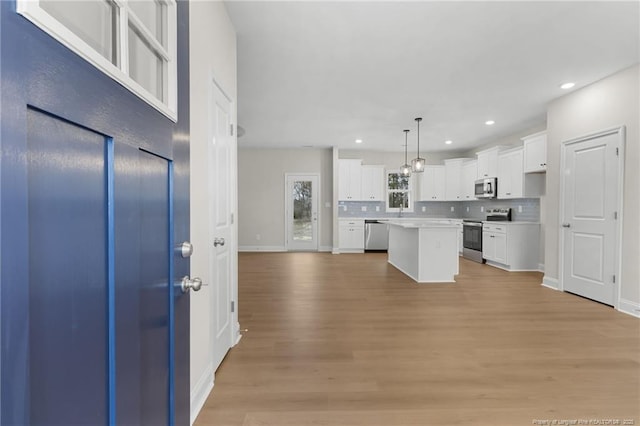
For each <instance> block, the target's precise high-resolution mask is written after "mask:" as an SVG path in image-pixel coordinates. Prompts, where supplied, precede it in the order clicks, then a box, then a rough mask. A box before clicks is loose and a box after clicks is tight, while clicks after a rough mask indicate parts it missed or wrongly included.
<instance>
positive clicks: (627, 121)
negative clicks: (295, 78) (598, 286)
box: [545, 65, 640, 315]
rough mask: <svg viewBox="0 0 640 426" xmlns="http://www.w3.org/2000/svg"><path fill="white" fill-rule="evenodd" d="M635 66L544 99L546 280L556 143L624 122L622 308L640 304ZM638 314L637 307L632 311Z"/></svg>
mask: <svg viewBox="0 0 640 426" xmlns="http://www.w3.org/2000/svg"><path fill="white" fill-rule="evenodd" d="M639 76H640V66H638V65H636V66H634V67H632V68H629V69H626V70H623V71H621V72H619V73H616V74H614V75H612V76H610V77H607V78H605V79H603V80H601V81H598V82H596V83H593V84H591V85H590V86H587V87H585V88H583V89H581V90H578V91H576V92H574V93H571V94H568V95H566V96H563V97H561V98H559V99H556V100H555V101H553V102H551V103H550V104H549V108H548V111H547V129H548V146H547V164H548V170H547V197H546V204H547V205H546V223H547V233H546V244H545V246H546V249H545V282H547V283H548V284H549V285H553V284H554V282H555V280H558V278H559V277H558V274H559V266H558V263H559V254H558V247H559V246H558V244H559V242H558V241H559V216H558V215H559V213H558V212H559V206H560V204H559V202H560V200H559V191H560V148H561V145H562V142H563V141H566V140H569V139H573V138H576V137H580V136H585V135H588V134H591V133H595V132H598V131H600V130H605V129H608V128H613V127H617V126H620V125H624V126H626V153H625V159H624V168H625V172H624V209H623V237H622V277H621V294H620V296H621V299H622V302H623V305H624V306H622V305H621V308H622V309H625V306H626V309H625V310H627V311H629V310H632V309H633V307H634V306H635V308H636V309H637V308H640V284H639V283H640V273H639V265H640V249H639V246H640V243H639V241H640V224H639V222H640V201H639V200H640V189H639V188H640V141H639V138H640V134H639V132H640V129H639V120H640V118H639V117H640V105H639V98H640V84H639V80H640V77H639ZM635 315H640V312H635Z"/></svg>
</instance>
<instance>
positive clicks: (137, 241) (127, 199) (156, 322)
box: [114, 143, 172, 425]
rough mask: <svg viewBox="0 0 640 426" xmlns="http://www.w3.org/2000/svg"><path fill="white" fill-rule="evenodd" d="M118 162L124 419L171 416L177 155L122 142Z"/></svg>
mask: <svg viewBox="0 0 640 426" xmlns="http://www.w3.org/2000/svg"><path fill="white" fill-rule="evenodd" d="M114 165H115V175H114V193H115V194H117V197H116V203H115V204H116V208H115V215H114V216H115V253H116V259H115V277H116V280H115V282H116V292H115V294H116V298H115V303H116V308H117V309H116V310H117V312H118V313H119V318H120V320H119V321H117V325H116V361H117V360H126V362H122V363H120V362H117V363H116V386H117V389H118V392H117V397H116V407H117V413H116V419H117V421H116V423H117V424H136V425H160V424H168V423H169V418H170V417H169V416H170V407H169V393H170V388H169V384H170V372H171V369H170V368H168V366H169V365H170V362H171V359H170V350H169V348H170V346H169V335H170V332H171V328H170V324H169V322H168V318H169V309H170V305H169V303H170V301H171V299H170V298H171V292H172V285H171V283H172V280H170V279H169V277H170V260H171V256H172V253H171V250H170V229H171V227H170V222H169V210H170V205H171V204H170V203H171V193H170V191H169V181H170V168H169V161H168V160H166V159H164V158H161V157H158V156H156V155H154V154H151V153H149V152H146V151H143V150H140V149H137V148H134V147H131V146H128V145H125V144H118V143H116V144H115V148H114ZM125 319H126V320H125Z"/></svg>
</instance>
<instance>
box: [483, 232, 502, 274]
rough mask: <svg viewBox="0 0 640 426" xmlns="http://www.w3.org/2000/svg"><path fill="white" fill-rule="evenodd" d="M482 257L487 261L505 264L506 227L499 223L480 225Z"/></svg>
mask: <svg viewBox="0 0 640 426" xmlns="http://www.w3.org/2000/svg"><path fill="white" fill-rule="evenodd" d="M482 257H483V258H484V259H486V260H488V261H494V262H498V263H502V264H504V265H506V264H507V228H506V226H501V225H484V226H483V227H482Z"/></svg>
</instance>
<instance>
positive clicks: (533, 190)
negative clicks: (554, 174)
mask: <svg viewBox="0 0 640 426" xmlns="http://www.w3.org/2000/svg"><path fill="white" fill-rule="evenodd" d="M544 191H545V174H544V173H532V174H525V173H524V148H515V149H510V150H508V151H503V152H501V153H500V155H499V156H498V198H503V199H504V198H529V197H539V196H541V195H543V194H544Z"/></svg>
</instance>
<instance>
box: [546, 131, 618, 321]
mask: <svg viewBox="0 0 640 426" xmlns="http://www.w3.org/2000/svg"><path fill="white" fill-rule="evenodd" d="M616 134H617V135H618V140H617V142H616V143H617V144H618V146H617V148H618V188H617V193H616V199H617V202H616V210H617V212H618V218H617V220H616V226H615V229H616V232H615V248H616V252H615V254H614V258H615V271H616V282H615V285H614V286H613V288H614V295H613V303H614V304H613V307H614V308H615V309H617V310H619V307H620V283H621V282H622V256H621V253H622V223H623V220H624V217H623V214H622V212H623V201H624V197H623V194H624V155H625V140H626V128H625V126H624V125H621V126H616V127H612V128H608V129H605V130H601V131H599V132H595V133H590V134H587V135H584V136H579V137H577V138H573V139H569V140H566V141H563V142H562V146H561V149H560V171H559V172H560V198H559V204H560V206H559V207H560V208H559V209H558V232H559V234H560V235H559V238H558V241H559V247H558V248H559V251H558V281H559V285H558V290H560V291H564V246H565V241H564V240H565V233H564V232H562V231H561V230H560V228H559V227H560V226H561V224H562V221H563V219H564V215H565V207H564V202H563V201H562V200H564V199H565V195H566V194H565V184H566V175H565V173H564V169H565V167H566V149H567V147H568V146H569V145H572V144H575V143H580V142H585V141H588V140H591V139H596V138H600V137H603V136H609V135H616Z"/></svg>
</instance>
